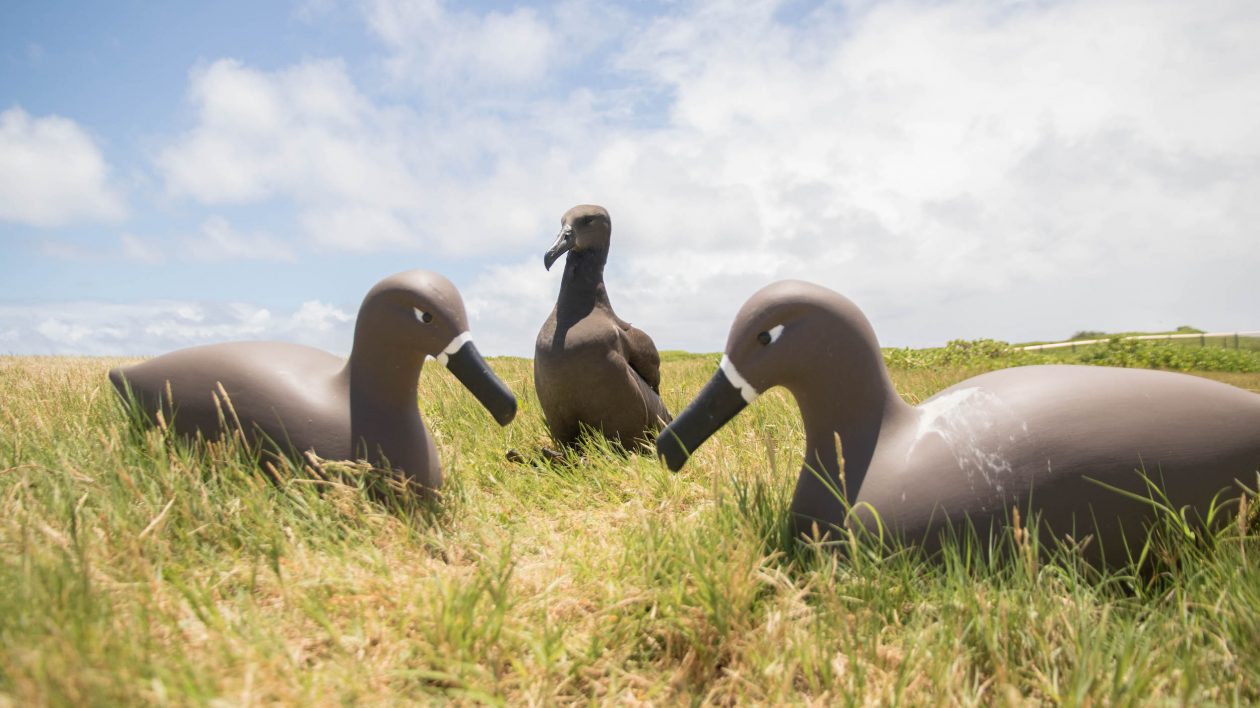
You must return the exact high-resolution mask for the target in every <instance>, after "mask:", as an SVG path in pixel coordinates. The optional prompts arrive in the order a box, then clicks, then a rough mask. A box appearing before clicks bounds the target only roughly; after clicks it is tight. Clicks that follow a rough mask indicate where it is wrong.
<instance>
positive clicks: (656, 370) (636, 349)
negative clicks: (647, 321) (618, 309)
mask: <svg viewBox="0 0 1260 708" xmlns="http://www.w3.org/2000/svg"><path fill="white" fill-rule="evenodd" d="M622 331H623V333H624V334H623V337H622V339H623V341H624V342H625V345H626V361H628V362H630V368H632V369H634V371H635V373H637V374H638V375H639V376H640V377H642V379H643V380H644V382H646V383H647V385H648V386H650V387H651V389H652V391H653V392H655V393H657V394H658V395H659V394H660V392H661V355H660V354H659V353H657V351H656V343H655V342H653V341H652V338H651V337H649V336H648V335H647V333H646V332H644V331H643V330H641V329H639V328H638V327H635V326H633V325H630V324H627V325H626V327H625V329H623V330H622Z"/></svg>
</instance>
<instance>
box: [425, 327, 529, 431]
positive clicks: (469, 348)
mask: <svg viewBox="0 0 1260 708" xmlns="http://www.w3.org/2000/svg"><path fill="white" fill-rule="evenodd" d="M437 360H438V361H439V362H440V363H442V364H445V365H446V368H447V369H448V370H450V372H451V373H452V374H454V375H455V378H457V379H459V382H460V383H462V384H464V388H466V389H468V391H469V392H470V393H472V395H473V396H475V397H476V398H477V400H478V401H480V402H481V405H483V406H485V407H486V410H487V411H490V415H491V416H493V417H494V419H495V421H497V422H498V423H499V425H507V424H508V423H510V422H512V419H513V418H515V417H516V396H514V395H512V391H511V389H509V388H508V387H507V385H506V384H504V383H503V381H501V380H500V379H499V377H498V376H495V375H494V372H493V371H491V370H490V365H489V364H487V363H486V360H485V359H483V358H481V352H479V351H477V346H476V345H475V344H473V343H472V337H471V336H469V334H468V333H467V332H465V333H463V334H461V335H459V336H458V337H456V338H455V339H454V340H452V341H451V344H450V346H448V347H447V348H446V349H445V350H443V351H442V353H441V354H439V355H438V356H437Z"/></svg>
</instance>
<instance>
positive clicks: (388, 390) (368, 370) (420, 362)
mask: <svg viewBox="0 0 1260 708" xmlns="http://www.w3.org/2000/svg"><path fill="white" fill-rule="evenodd" d="M423 368H424V357H422V356H419V355H417V354H416V352H415V351H410V350H405V349H403V348H400V347H397V346H389V345H384V344H382V343H380V342H379V341H373V340H372V339H370V338H367V337H360V336H359V334H358V332H356V333H355V341H354V348H353V349H351V351H350V359H349V361H348V362H346V367H345V369H344V371H343V375H344V376H346V377H347V378H348V380H349V384H350V403H351V406H352V407H355V406H356V404H370V405H373V406H386V407H392V408H393V410H418V404H417V399H416V387H417V386H418V384H419V382H420V371H421V369H423Z"/></svg>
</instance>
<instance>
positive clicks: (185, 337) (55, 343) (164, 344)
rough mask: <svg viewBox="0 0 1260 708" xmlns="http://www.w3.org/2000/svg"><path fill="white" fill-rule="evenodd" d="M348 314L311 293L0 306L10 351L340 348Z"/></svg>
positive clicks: (4, 347)
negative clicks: (282, 298)
mask: <svg viewBox="0 0 1260 708" xmlns="http://www.w3.org/2000/svg"><path fill="white" fill-rule="evenodd" d="M353 325H354V315H353V314H350V313H348V312H346V311H344V310H343V309H341V308H339V307H336V306H334V305H330V304H327V303H323V302H319V301H317V300H311V301H307V302H304V303H302V305H301V306H300V307H298V308H296V309H294V310H292V311H280V310H278V309H276V308H266V307H261V306H258V305H254V304H249V303H241V302H226V303H224V302H183V301H174V300H154V301H148V302H138V303H127V304H119V303H107V302H97V301H79V302H66V303H44V304H36V305H28V306H17V305H0V332H2V333H3V336H0V342H2V344H0V351H2V352H4V353H8V354H84V355H136V354H160V353H162V352H166V351H171V350H174V349H180V348H183V347H189V346H196V345H199V344H211V343H214V342H224V341H234V340H242V339H275V340H283V341H291V342H297V343H301V344H308V345H311V346H316V347H319V348H322V349H326V350H329V351H332V352H336V353H339V354H342V355H344V354H345V353H346V352H348V351H349V349H350V344H351V338H352V336H353Z"/></svg>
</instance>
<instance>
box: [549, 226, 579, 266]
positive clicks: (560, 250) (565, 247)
mask: <svg viewBox="0 0 1260 708" xmlns="http://www.w3.org/2000/svg"><path fill="white" fill-rule="evenodd" d="M573 244H574V238H573V227H572V226H566V227H564V228H563V229H561V231H560V235H559V236H556V242H555V243H553V244H551V248H549V249H547V253H546V254H545V255H544V256H543V265H544V266H546V267H547V270H551V264H552V263H555V262H556V260H557V259H558V258H560V256H563V255H564V254H565V253H568V252H569V249H571V248H573Z"/></svg>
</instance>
